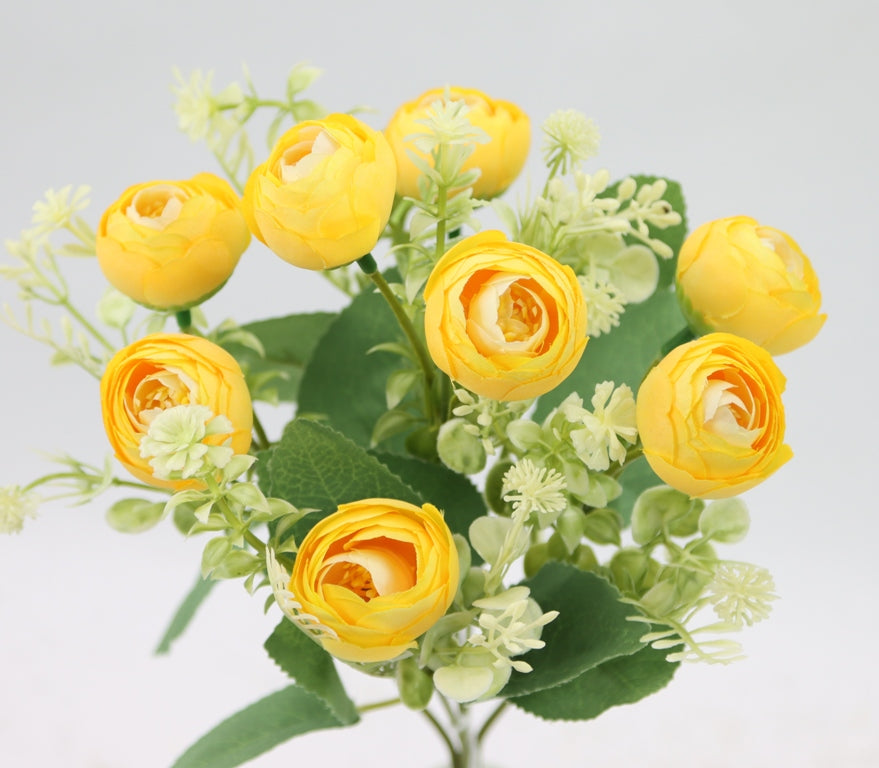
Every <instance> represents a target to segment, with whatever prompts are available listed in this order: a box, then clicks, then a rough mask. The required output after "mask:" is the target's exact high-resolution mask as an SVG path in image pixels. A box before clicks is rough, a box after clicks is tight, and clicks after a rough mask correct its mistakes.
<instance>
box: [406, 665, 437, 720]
mask: <svg viewBox="0 0 879 768" xmlns="http://www.w3.org/2000/svg"><path fill="white" fill-rule="evenodd" d="M397 690H399V691H400V699H401V700H402V701H403V703H404V704H405V705H406V706H407V707H409V709H414V710H416V711H418V712H420V711H421V710H422V709H424V708H425V707H427V705H428V703H429V702H430V697H431V696H433V680H432V679H431V676H430V675H429V674H428V673H427V672H426V671H425V670H423V669H422V668H421V667H419V666H418V661H417V660H416V658H415V657H414V656H408V657H406V658H405V659H401V660H400V661H399V662H397Z"/></svg>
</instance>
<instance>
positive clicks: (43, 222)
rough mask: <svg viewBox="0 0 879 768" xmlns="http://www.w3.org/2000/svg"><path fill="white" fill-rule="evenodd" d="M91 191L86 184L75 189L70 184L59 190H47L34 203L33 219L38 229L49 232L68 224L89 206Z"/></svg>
mask: <svg viewBox="0 0 879 768" xmlns="http://www.w3.org/2000/svg"><path fill="white" fill-rule="evenodd" d="M89 191H90V190H89V188H88V187H86V186H79V187H77V188H76V190H74V189H73V187H72V186H70V185H68V186H66V187H63V188H62V189H59V190H57V191H56V190H54V189H49V190H46V194H45V196H44V198H43V199H42V200H38V201H37V202H35V203H34V213H33V217H32V218H31V221H32V222H33V224H34V226H35V227H36V230H37V231H39V232H47V231H50V230H54V229H61V227H64V226H66V225H67V224H68V223H69V222H70V220H71V218H73V215H74V214H75V213H76V212H77V211H81V210H82V209H83V208H85V207H87V206H88V204H89V199H88V196H89Z"/></svg>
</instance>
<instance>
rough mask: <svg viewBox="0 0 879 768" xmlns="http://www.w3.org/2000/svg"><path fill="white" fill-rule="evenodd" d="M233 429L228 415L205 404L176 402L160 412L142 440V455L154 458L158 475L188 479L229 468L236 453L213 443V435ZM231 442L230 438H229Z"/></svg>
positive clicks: (151, 460) (151, 463)
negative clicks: (221, 413) (209, 440)
mask: <svg viewBox="0 0 879 768" xmlns="http://www.w3.org/2000/svg"><path fill="white" fill-rule="evenodd" d="M232 430H233V426H232V422H231V421H229V419H228V418H227V417H225V416H215V415H214V414H213V412H212V411H211V409H210V408H208V407H207V406H205V405H176V406H174V407H172V408H167V409H165V410H164V411H162V412H161V413H160V414H158V415H157V416H156V417H155V418H154V419H153V421H152V422H151V423H150V428H149V431H148V432H147V434H146V435H144V437H143V438H142V439H141V441H140V455H141V456H142V457H143V458H145V459H150V466H151V467H152V468H153V474H154V475H155V476H156V477H159V478H162V479H165V480H170V479H186V478H190V477H196V476H198V475H203V474H205V473H207V472H211V471H214V470H217V469H222V468H223V467H225V466H226V465H227V464H228V463H229V461H230V460H231V459H232V456H233V455H234V451H233V450H232V449H231V448H230V447H229V446H228V445H209V444H207V443H205V442H203V441H204V439H205V438H206V437H210V436H212V435H225V434H229V433H231V432H232ZM226 442H228V440H227V441H226Z"/></svg>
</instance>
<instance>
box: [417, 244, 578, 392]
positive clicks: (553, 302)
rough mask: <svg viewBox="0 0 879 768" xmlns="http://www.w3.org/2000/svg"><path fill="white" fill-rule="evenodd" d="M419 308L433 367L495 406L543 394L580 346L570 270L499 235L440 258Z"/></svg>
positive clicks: (574, 362) (575, 357)
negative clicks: (423, 313)
mask: <svg viewBox="0 0 879 768" xmlns="http://www.w3.org/2000/svg"><path fill="white" fill-rule="evenodd" d="M424 301H425V304H426V309H425V316H424V328H425V334H426V336H427V346H428V349H429V350H430V355H431V357H432V358H433V361H434V362H435V363H436V364H437V366H438V367H439V368H440V369H441V370H443V371H445V372H446V373H447V374H448V375H449V376H450V377H451V378H452V379H454V380H455V381H458V382H460V383H461V384H463V385H464V386H465V387H467V389H469V390H471V391H472V392H476V393H477V394H479V395H483V396H485V397H491V398H493V399H495V400H527V399H529V398H532V397H537V396H538V395H542V394H543V393H545V392H549V391H550V390H551V389H553V388H554V387H555V386H556V385H557V384H558V383H559V382H561V381H562V380H563V379H565V378H566V377H567V376H568V375H569V374H570V373H571V371H573V370H574V368H575V367H576V365H577V362H578V361H579V360H580V356H581V355H582V354H583V349H584V347H585V346H586V341H587V338H586V302H585V301H584V300H583V292H582V290H581V289H580V284H579V283H578V282H577V277H576V275H574V272H573V270H572V269H571V268H570V267H567V266H565V265H563V264H560V263H559V262H558V261H556V260H555V259H553V258H552V257H551V256H547V255H546V254H545V253H542V252H541V251H538V250H537V249H536V248H532V247H531V246H528V245H523V244H522V243H515V242H510V241H509V240H507V238H506V236H505V235H504V234H503V232H498V231H494V230H489V231H486V232H481V233H479V234H478V235H473V236H471V237H468V238H466V239H465V240H462V241H461V242H460V243H458V244H457V245H455V246H453V247H452V248H451V249H450V250H449V251H448V252H446V254H445V255H444V256H443V257H442V258H441V259H440V260H439V261H438V262H437V264H436V266H435V267H434V268H433V272H431V275H430V278H429V279H428V281H427V285H426V286H425V288H424Z"/></svg>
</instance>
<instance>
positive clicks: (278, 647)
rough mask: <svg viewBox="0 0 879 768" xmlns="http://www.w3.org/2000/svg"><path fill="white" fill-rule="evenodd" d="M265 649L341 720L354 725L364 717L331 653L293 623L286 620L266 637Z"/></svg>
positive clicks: (280, 665) (300, 684)
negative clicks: (340, 674) (342, 679)
mask: <svg viewBox="0 0 879 768" xmlns="http://www.w3.org/2000/svg"><path fill="white" fill-rule="evenodd" d="M265 649H266V651H267V652H268V654H269V656H270V657H271V658H272V660H273V661H274V662H275V664H277V665H278V666H279V667H280V668H281V669H282V670H284V672H285V673H286V674H287V675H289V676H290V677H291V678H292V679H293V680H295V681H296V684H297V685H298V686H299V687H300V688H302V689H304V690H306V691H308V692H309V693H311V694H313V695H315V696H318V697H319V698H320V699H321V701H323V702H324V704H326V706H328V707H329V708H330V710H331V711H332V713H333V715H335V717H337V718H338V720H339V722H340V723H342V724H343V725H353V724H354V723H356V722H357V721H358V720H359V719H360V715H358V714H357V707H355V706H354V702H353V701H351V699H349V698H348V694H347V693H346V692H345V687H344V686H343V685H342V681H341V679H339V673H338V672H337V671H336V665H335V664H334V663H333V659H332V657H331V656H330V654H328V653H327V652H326V651H325V650H324V649H323V648H321V646H320V645H318V643H316V642H315V641H314V640H312V639H311V638H310V637H308V636H307V635H306V634H305V632H303V631H302V630H301V629H299V628H298V627H296V626H295V625H294V624H293V622H291V621H288V620H287V619H282V620H281V623H280V624H278V626H277V627H275V631H274V632H272V634H271V635H270V636H269V638H268V640H266V642H265Z"/></svg>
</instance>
